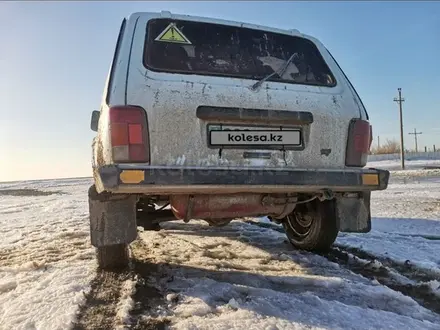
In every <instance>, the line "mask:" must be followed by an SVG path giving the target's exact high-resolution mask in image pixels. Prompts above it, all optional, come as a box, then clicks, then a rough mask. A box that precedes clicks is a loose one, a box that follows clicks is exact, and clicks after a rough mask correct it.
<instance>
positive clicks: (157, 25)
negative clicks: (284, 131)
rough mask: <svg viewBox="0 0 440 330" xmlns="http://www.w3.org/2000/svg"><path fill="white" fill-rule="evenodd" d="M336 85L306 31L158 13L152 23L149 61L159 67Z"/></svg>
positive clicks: (146, 57) (151, 66) (146, 54)
mask: <svg viewBox="0 0 440 330" xmlns="http://www.w3.org/2000/svg"><path fill="white" fill-rule="evenodd" d="M290 57H292V60H291V63H290V65H289V66H288V67H287V68H286V70H285V71H284V73H283V74H282V75H281V76H280V75H278V74H275V75H273V76H272V77H271V78H270V79H269V80H271V81H279V82H285V83H294V84H307V85H317V86H329V87H331V86H335V85H336V81H335V78H334V76H333V75H332V73H331V71H330V69H329V68H328V66H327V64H326V63H325V61H324V59H323V58H322V56H321V54H320V53H319V51H318V49H317V47H316V46H315V45H314V44H313V43H312V42H311V41H310V40H307V39H304V38H300V37H294V36H289V35H285V34H279V33H271V32H266V31H262V30H253V29H247V28H241V27H233V26H227V25H218V24H211V23H202V22H192V21H182V20H169V19H153V20H150V21H149V22H148V24H147V33H146V41H145V49H144V65H145V66H146V67H147V68H148V69H150V70H153V71H165V72H175V73H184V74H199V75H211V76H227V77H237V78H244V79H262V78H264V77H266V76H268V75H270V74H272V73H274V72H276V71H279V70H280V68H282V67H283V65H285V63H286V61H287V60H288V59H289V58H290Z"/></svg>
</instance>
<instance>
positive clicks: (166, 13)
mask: <svg viewBox="0 0 440 330" xmlns="http://www.w3.org/2000/svg"><path fill="white" fill-rule="evenodd" d="M142 17H144V18H147V19H149V18H151V17H159V18H170V19H177V20H188V21H199V22H204V23H213V24H222V25H230V26H239V27H245V28H249V29H255V30H263V31H268V32H273V33H281V34H288V35H292V36H297V37H302V38H306V39H309V40H311V41H313V42H315V43H321V42H320V41H319V40H318V39H317V38H315V37H312V36H310V35H307V34H303V33H301V32H300V31H298V30H297V29H289V30H287V29H279V28H274V27H270V26H264V25H258V24H251V23H246V22H239V21H231V20H224V19H219V18H212V17H203V16H195V15H184V14H173V13H171V12H170V11H161V12H134V13H132V14H130V15H129V16H128V17H127V19H129V20H133V19H134V20H136V19H137V18H142Z"/></svg>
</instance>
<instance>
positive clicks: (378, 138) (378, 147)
mask: <svg viewBox="0 0 440 330" xmlns="http://www.w3.org/2000/svg"><path fill="white" fill-rule="evenodd" d="M379 149H380V136H379V135H378V136H377V150H378V151H379Z"/></svg>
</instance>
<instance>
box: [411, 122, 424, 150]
mask: <svg viewBox="0 0 440 330" xmlns="http://www.w3.org/2000/svg"><path fill="white" fill-rule="evenodd" d="M408 134H409V135H414V141H415V144H416V152H417V151H418V150H417V135H420V134H423V133H422V132H417V130H416V129H415V128H414V133H408Z"/></svg>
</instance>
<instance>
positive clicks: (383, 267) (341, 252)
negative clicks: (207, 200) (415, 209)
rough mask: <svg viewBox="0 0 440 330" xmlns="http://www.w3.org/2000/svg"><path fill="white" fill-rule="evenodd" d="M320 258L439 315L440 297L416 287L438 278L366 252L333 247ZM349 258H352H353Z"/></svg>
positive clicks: (339, 246)
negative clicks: (401, 295) (412, 300)
mask: <svg viewBox="0 0 440 330" xmlns="http://www.w3.org/2000/svg"><path fill="white" fill-rule="evenodd" d="M245 222H246V223H248V224H251V225H254V226H258V227H261V228H265V229H270V230H275V231H277V232H280V233H284V230H283V229H282V228H279V227H277V226H275V225H272V224H267V223H259V222H254V221H245ZM319 255H321V256H322V257H325V258H326V259H327V260H329V261H331V262H335V263H337V264H338V265H340V266H343V267H345V268H347V269H349V270H350V271H352V272H353V273H356V274H359V275H361V276H363V277H366V278H368V279H371V280H376V281H378V282H379V283H380V284H382V285H384V286H387V287H388V288H390V289H392V290H394V291H398V292H400V293H402V294H404V295H405V296H409V297H411V298H412V299H414V300H415V301H417V302H418V303H419V304H420V305H421V306H423V307H425V308H426V309H429V310H431V311H432V312H434V313H437V314H439V315H440V297H439V296H437V295H436V294H435V293H434V292H432V289H431V288H430V287H429V286H428V285H427V284H424V283H422V284H420V283H419V282H429V281H433V280H439V277H438V276H436V275H434V274H429V273H428V272H425V271H423V270H421V269H418V268H417V267H415V266H413V265H411V264H410V263H406V264H405V265H401V264H399V263H397V262H395V261H393V260H391V259H389V258H380V257H377V256H375V255H372V254H370V253H368V252H366V251H363V250H360V249H357V248H352V247H346V246H341V245H335V246H334V247H333V248H331V249H330V250H329V251H328V252H326V253H319ZM351 256H354V258H353V257H351ZM399 277H400V278H399ZM403 279H406V281H405V282H406V283H403V281H402V280H403ZM414 282H415V283H414Z"/></svg>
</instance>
